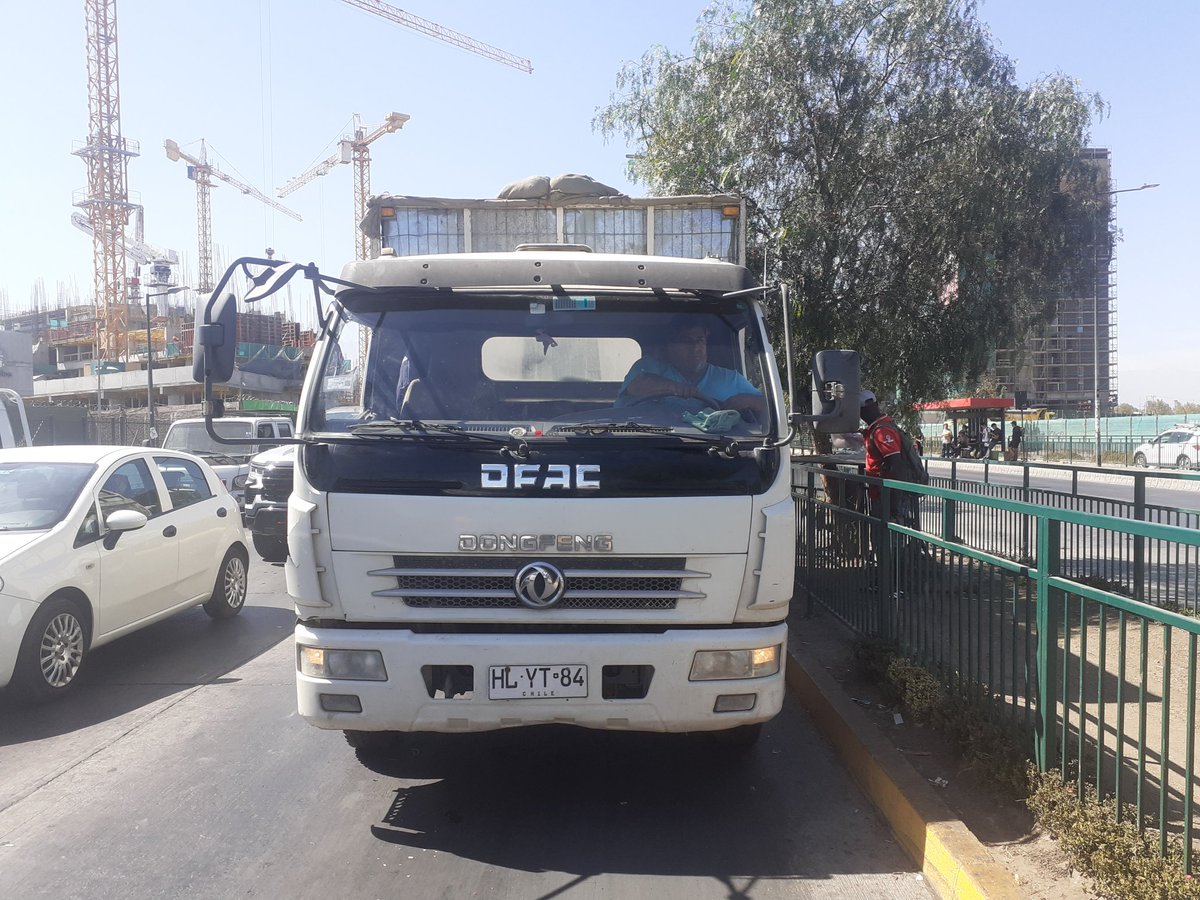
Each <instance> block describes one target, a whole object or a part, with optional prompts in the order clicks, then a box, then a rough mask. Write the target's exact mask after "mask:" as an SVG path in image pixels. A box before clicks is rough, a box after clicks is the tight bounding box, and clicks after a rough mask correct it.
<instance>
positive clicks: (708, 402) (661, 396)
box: [626, 388, 721, 409]
mask: <svg viewBox="0 0 1200 900" xmlns="http://www.w3.org/2000/svg"><path fill="white" fill-rule="evenodd" d="M667 397H675V398H677V399H680V400H687V401H693V400H694V401H696V402H698V403H701V404H703V405H704V406H711V407H712V408H713V409H720V408H721V404H720V403H718V402H717V401H716V400H714V399H713V398H712V397H706V396H705V395H704V394H694V395H692V396H691V397H680V396H679V395H678V394H674V393H672V392H671V391H670V390H667V389H666V388H663V389H661V390H657V391H651V392H650V393H648V394H642V396H640V397H638V398H636V399H634V400H633V401H631V402H630V403H628V404H626V405H627V406H640V405H641V404H643V403H652V402H654V401H656V400H665V399H666V398H667Z"/></svg>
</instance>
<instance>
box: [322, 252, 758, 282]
mask: <svg viewBox="0 0 1200 900" xmlns="http://www.w3.org/2000/svg"><path fill="white" fill-rule="evenodd" d="M342 278H343V279H345V280H346V281H352V282H354V283H355V284H361V285H363V286H365V287H429V288H468V287H492V288H516V289H521V290H538V289H546V290H548V289H549V288H550V287H551V286H552V285H553V286H556V287H559V286H561V287H563V288H568V289H571V288H576V289H585V290H589V291H597V290H602V289H604V288H615V289H620V290H629V289H634V290H638V289H642V290H653V289H656V288H660V289H665V290H699V291H712V292H715V293H725V292H728V291H737V290H741V289H743V288H747V287H752V286H753V281H752V279H751V276H750V272H749V271H748V270H747V269H746V268H745V267H743V266H739V265H734V264H733V263H727V262H723V261H721V260H716V259H681V258H678V257H669V256H633V255H626V254H618V253H588V252H581V251H578V250H566V249H561V250H560V249H548V248H545V247H544V246H542V245H538V247H536V248H530V249H522V250H515V251H513V252H511V253H443V254H434V255H430V256H381V257H377V258H375V259H367V260H357V261H355V262H351V263H348V264H347V265H346V266H345V268H343V269H342Z"/></svg>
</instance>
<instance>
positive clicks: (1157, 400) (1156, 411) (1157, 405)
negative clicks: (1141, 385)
mask: <svg viewBox="0 0 1200 900" xmlns="http://www.w3.org/2000/svg"><path fill="white" fill-rule="evenodd" d="M1171 411H1172V410H1171V404H1170V403H1168V402H1167V401H1166V400H1164V399H1162V398H1161V397H1147V398H1146V405H1145V407H1143V408H1142V412H1143V414H1145V415H1147V416H1169V415H1171Z"/></svg>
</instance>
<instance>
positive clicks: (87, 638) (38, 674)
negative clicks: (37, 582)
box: [12, 597, 91, 703]
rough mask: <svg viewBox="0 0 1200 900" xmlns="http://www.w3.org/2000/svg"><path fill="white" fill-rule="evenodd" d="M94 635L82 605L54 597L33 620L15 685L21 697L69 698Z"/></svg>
mask: <svg viewBox="0 0 1200 900" xmlns="http://www.w3.org/2000/svg"><path fill="white" fill-rule="evenodd" d="M90 642H91V635H90V634H89V633H88V625H87V619H86V618H85V616H84V615H83V612H82V611H81V610H80V608H79V605H78V604H77V603H74V602H72V601H70V600H65V599H63V598H61V597H60V598H54V597H51V598H50V599H49V600H46V601H45V602H43V603H42V605H41V607H40V608H39V609H38V611H37V614H36V615H34V617H33V620H32V621H31V622H30V623H29V628H28V629H27V630H26V632H25V637H24V638H23V639H22V641H21V649H20V650H19V651H18V653H17V665H16V669H15V670H14V671H13V679H12V684H13V688H14V689H15V692H16V694H17V696H18V697H19V698H20V699H22V700H25V701H26V702H32V703H45V702H47V701H50V700H58V699H60V698H61V697H65V696H66V695H67V694H68V693H69V692H70V691H71V689H72V688H73V687H74V686H75V684H76V683H77V682H78V680H79V672H80V670H81V669H82V668H83V664H84V662H85V660H86V659H87V651H88V645H89V644H90Z"/></svg>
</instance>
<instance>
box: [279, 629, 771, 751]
mask: <svg viewBox="0 0 1200 900" xmlns="http://www.w3.org/2000/svg"><path fill="white" fill-rule="evenodd" d="M296 641H297V643H298V644H303V645H305V646H309V647H323V648H325V649H331V650H332V649H340V650H378V651H379V652H380V653H381V654H382V655H383V659H384V665H385V667H386V669H387V674H388V680H387V681H351V680H341V679H325V678H314V677H311V676H307V675H303V674H301V673H300V672H299V671H297V673H296V699H297V704H298V707H299V711H300V715H301V716H303V717H304V718H305V719H307V720H308V721H309V722H310V723H311V724H313V725H316V726H317V727H318V728H332V729H342V730H353V731H442V732H456V731H457V732H471V731H491V730H494V729H498V728H509V727H515V726H520V725H540V724H549V723H565V724H572V725H579V726H582V727H585V728H599V729H612V730H621V731H661V732H667V731H670V732H682V731H715V730H721V729H726V728H732V727H734V726H737V725H748V724H752V723H756V722H765V721H767V720H768V719H770V718H772V717H773V716H775V715H776V714H777V713H778V712H779V710H780V708H781V707H782V705H783V696H784V657H785V655H786V650H787V625H785V624H782V623H781V624H778V625H770V626H765V627H760V628H730V629H678V630H670V631H667V632H665V633H663V634H544V635H543V634H417V633H414V632H412V631H408V630H402V629H396V630H393V629H386V630H385V629H343V628H336V629H335V628H324V629H323V628H309V627H307V626H305V625H297V626H296ZM772 644H774V645H778V646H779V653H780V665H779V671H778V673H776V674H774V675H769V676H765V677H760V678H747V679H730V680H722V681H702V682H691V681H689V680H688V674H689V672H690V671H691V666H692V659H693V657H694V655H695V653H696V652H697V651H699V650H736V649H752V648H756V647H765V646H769V645H772ZM580 664H582V665H586V666H587V667H588V673H589V675H588V696H587V697H581V698H572V699H520V700H489V699H488V691H487V674H488V667H489V666H502V665H510V666H511V665H520V666H537V665H580ZM423 666H472V667H473V669H474V691H473V692H472V696H471V697H470V698H469V699H468V698H462V697H458V698H455V699H441V698H438V699H434V698H431V697H430V695H429V690H428V689H427V687H426V683H425V680H424V679H423V678H422V674H421V668H422V667H423ZM605 666H652V667H653V669H654V675H653V678H652V679H651V683H650V687H649V690H648V691H647V692H646V696H645V697H643V698H640V699H603V698H602V697H601V695H600V692H601V672H602V670H603V668H604V667H605ZM322 694H337V695H347V694H350V695H355V696H357V697H358V699H359V701H360V702H361V705H362V712H357V713H352V712H329V711H327V710H325V709H323V708H322V704H321V695H322ZM731 694H753V695H755V696H754V701H753V707H752V708H751V709H749V710H744V711H737V712H720V713H717V712H714V711H713V710H714V706H715V705H716V702H717V698H718V697H722V696H727V695H731Z"/></svg>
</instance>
